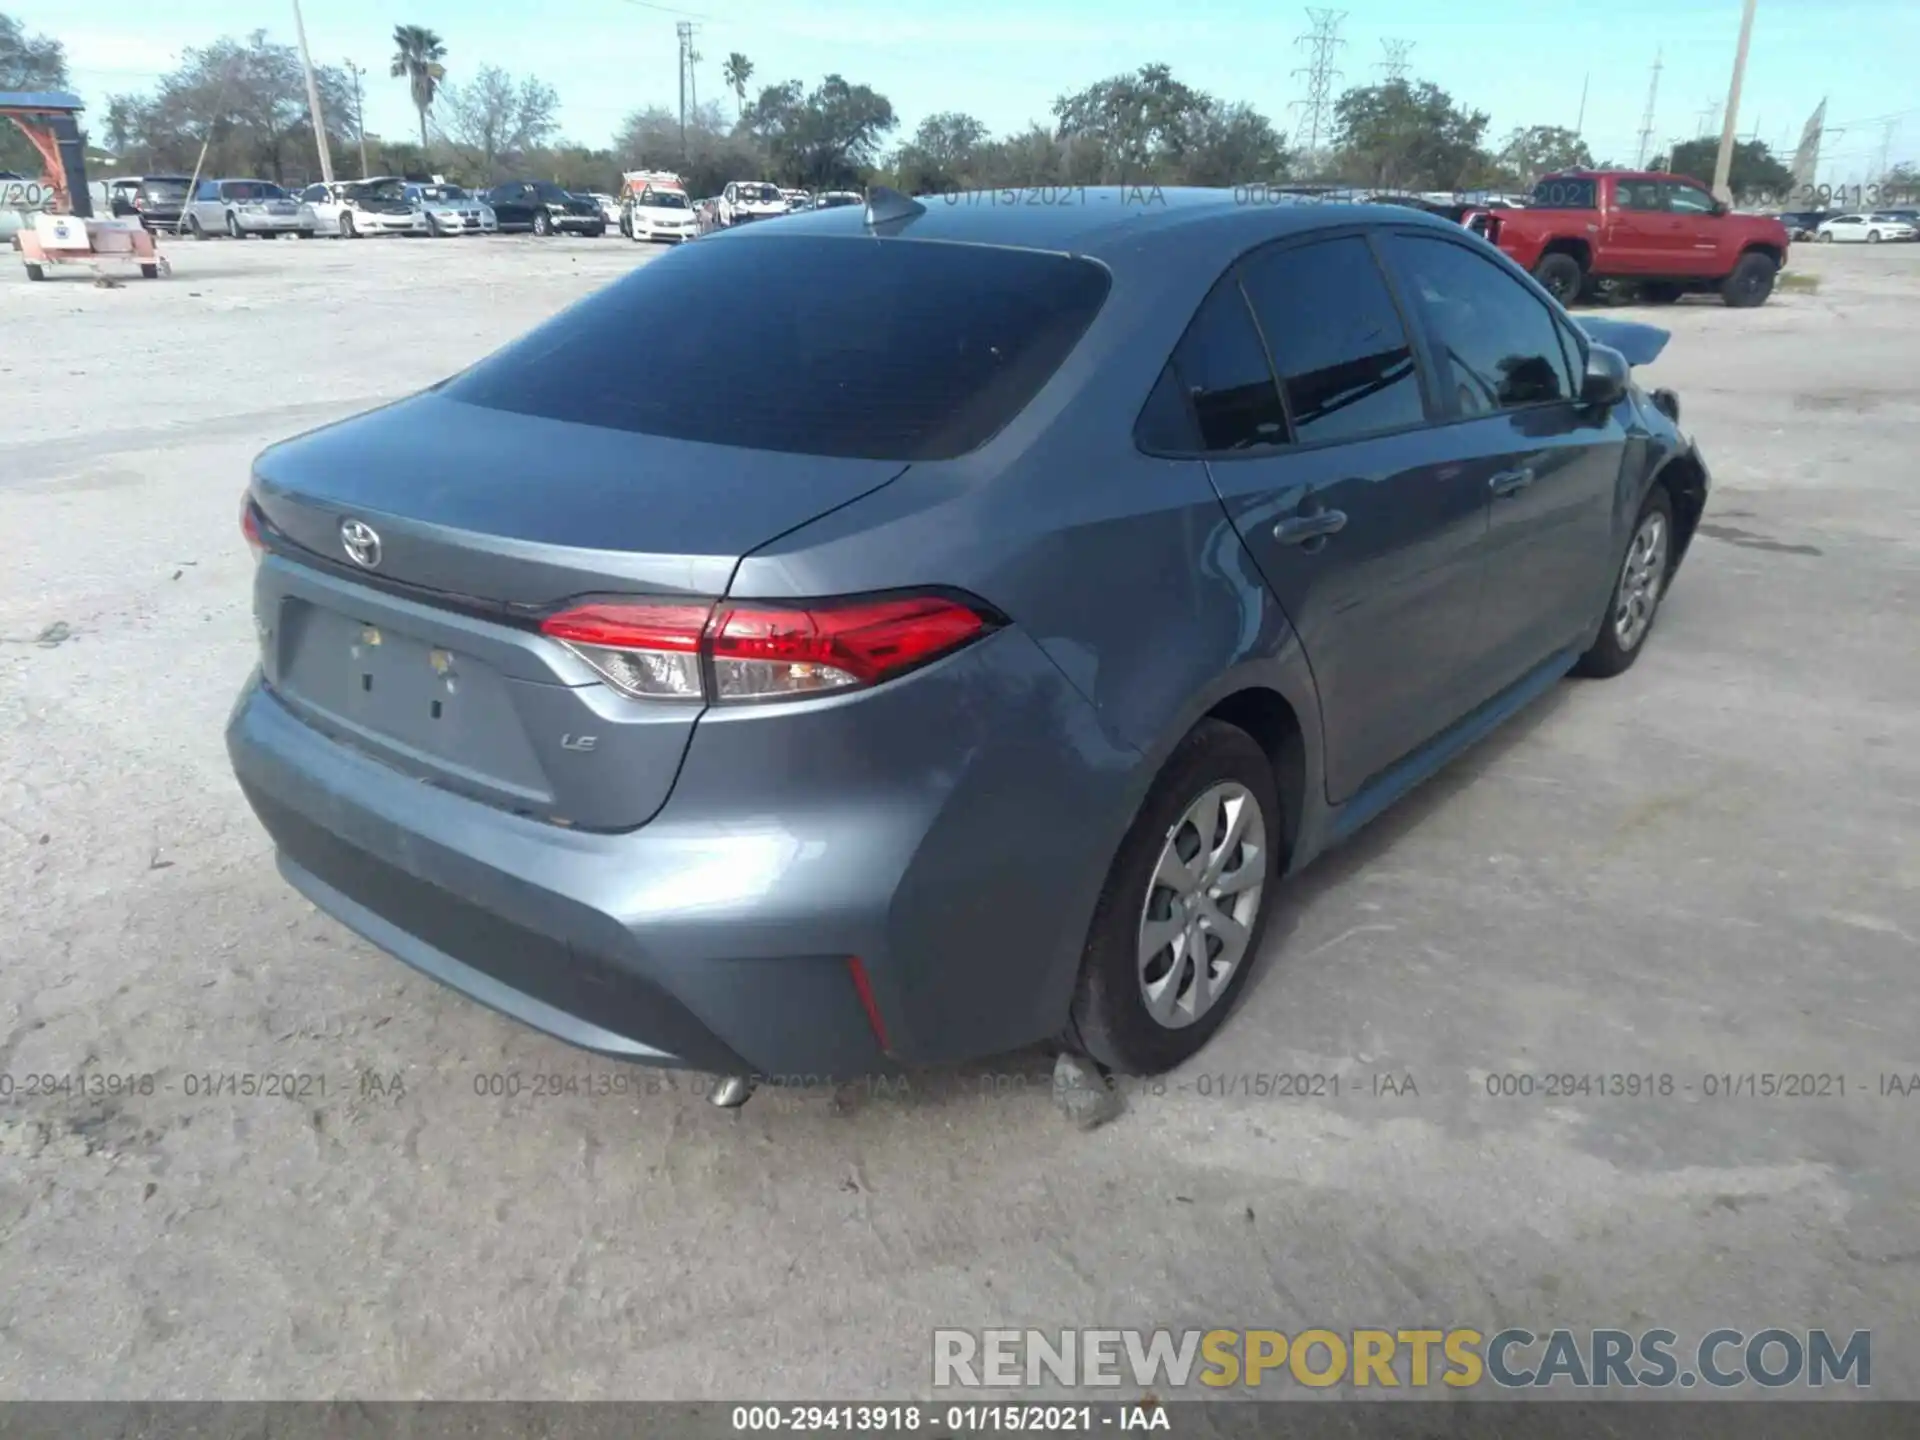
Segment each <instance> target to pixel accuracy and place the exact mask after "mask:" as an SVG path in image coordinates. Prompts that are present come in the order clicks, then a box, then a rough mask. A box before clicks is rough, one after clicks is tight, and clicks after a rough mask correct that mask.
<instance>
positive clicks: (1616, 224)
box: [1604, 180, 1676, 275]
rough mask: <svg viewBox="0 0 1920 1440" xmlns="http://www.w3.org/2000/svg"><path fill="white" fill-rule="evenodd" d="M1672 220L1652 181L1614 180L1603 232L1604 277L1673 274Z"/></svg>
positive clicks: (1657, 185) (1657, 186)
mask: <svg viewBox="0 0 1920 1440" xmlns="http://www.w3.org/2000/svg"><path fill="white" fill-rule="evenodd" d="M1675 224H1676V222H1675V220H1674V218H1673V217H1672V216H1671V215H1669V214H1668V213H1667V210H1666V207H1665V205H1663V204H1662V203H1661V199H1660V185H1659V182H1658V181H1655V180H1615V181H1614V182H1613V204H1612V205H1611V206H1610V207H1609V209H1608V211H1607V221H1606V231H1605V242H1606V243H1605V247H1604V248H1605V251H1606V270H1605V273H1606V274H1608V275H1667V274H1671V273H1673V272H1672V270H1671V268H1670V267H1671V263H1672V258H1673V244H1674V242H1673V227H1674V225H1675Z"/></svg>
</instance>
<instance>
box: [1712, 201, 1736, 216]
mask: <svg viewBox="0 0 1920 1440" xmlns="http://www.w3.org/2000/svg"><path fill="white" fill-rule="evenodd" d="M1732 211H1733V207H1732V206H1731V205H1729V204H1727V202H1726V201H1724V200H1716V201H1714V202H1713V213H1714V214H1716V215H1727V214H1731V213H1732Z"/></svg>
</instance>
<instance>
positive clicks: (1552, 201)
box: [1527, 175, 1599, 210]
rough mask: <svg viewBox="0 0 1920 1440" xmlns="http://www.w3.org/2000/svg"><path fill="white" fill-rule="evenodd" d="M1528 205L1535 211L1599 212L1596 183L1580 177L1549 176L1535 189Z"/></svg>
mask: <svg viewBox="0 0 1920 1440" xmlns="http://www.w3.org/2000/svg"><path fill="white" fill-rule="evenodd" d="M1527 204H1528V206H1529V207H1530V208H1532V209H1535V210H1597V209H1598V208H1599V203H1598V199H1597V197H1596V195H1595V193H1594V182H1593V181H1592V180H1591V179H1590V178H1589V179H1582V178H1581V177H1579V176H1570V175H1549V176H1548V177H1547V178H1546V179H1544V180H1542V181H1541V182H1540V183H1539V184H1538V185H1535V186H1534V187H1533V194H1532V195H1531V196H1530V197H1528V200H1527Z"/></svg>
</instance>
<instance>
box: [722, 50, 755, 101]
mask: <svg viewBox="0 0 1920 1440" xmlns="http://www.w3.org/2000/svg"><path fill="white" fill-rule="evenodd" d="M720 78H721V79H722V80H724V81H725V82H726V85H727V88H728V89H729V90H731V91H733V98H734V99H736V100H738V101H739V102H740V114H741V115H742V117H744V116H745V115H746V113H747V81H749V80H751V79H752V78H753V62H752V61H751V60H749V59H747V57H746V56H744V55H742V54H741V53H740V52H739V51H738V50H736V51H734V52H733V53H732V54H731V55H729V56H727V63H726V65H725V66H724V67H723V68H722V69H721V71H720Z"/></svg>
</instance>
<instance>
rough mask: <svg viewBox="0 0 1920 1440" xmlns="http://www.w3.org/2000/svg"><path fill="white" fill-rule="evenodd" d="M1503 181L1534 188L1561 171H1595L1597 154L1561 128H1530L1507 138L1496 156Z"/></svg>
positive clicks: (1551, 126)
mask: <svg viewBox="0 0 1920 1440" xmlns="http://www.w3.org/2000/svg"><path fill="white" fill-rule="evenodd" d="M1496 160H1497V163H1498V166H1499V169H1500V172H1501V175H1502V178H1503V179H1505V180H1507V181H1509V182H1511V183H1513V184H1516V185H1520V186H1530V185H1532V184H1533V182H1534V181H1536V180H1538V179H1539V178H1540V177H1541V176H1542V175H1551V174H1553V173H1554V172H1555V171H1559V170H1591V169H1592V168H1593V152H1592V151H1591V150H1589V149H1588V148H1587V142H1586V141H1584V140H1582V139H1581V138H1580V137H1579V136H1578V135H1577V134H1575V133H1574V132H1573V131H1571V130H1567V129H1564V128H1562V127H1561V126H1559V125H1528V126H1525V127H1522V128H1518V129H1515V130H1514V131H1513V132H1512V133H1511V134H1509V135H1508V136H1507V143H1506V144H1505V145H1503V146H1501V147H1500V154H1499V155H1498V156H1497V157H1496Z"/></svg>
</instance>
